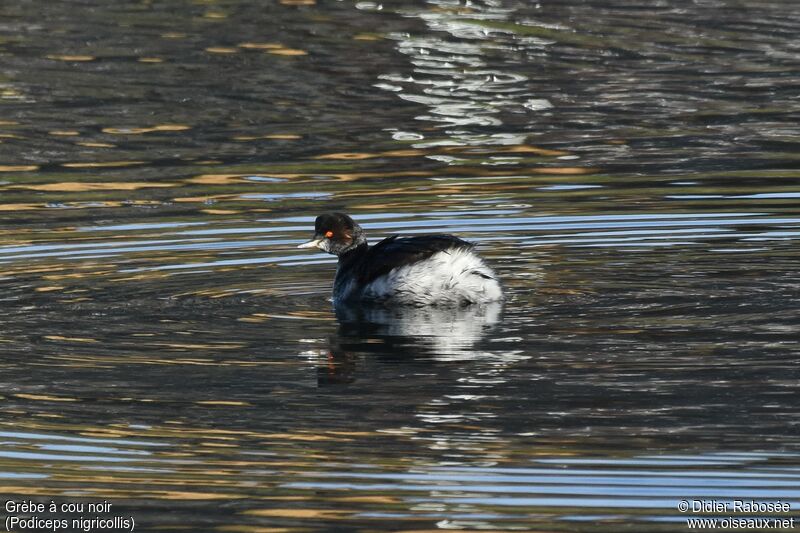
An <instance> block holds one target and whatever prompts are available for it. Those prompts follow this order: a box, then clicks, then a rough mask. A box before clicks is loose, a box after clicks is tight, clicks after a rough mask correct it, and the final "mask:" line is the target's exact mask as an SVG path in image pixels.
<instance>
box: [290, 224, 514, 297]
mask: <svg viewBox="0 0 800 533" xmlns="http://www.w3.org/2000/svg"><path fill="white" fill-rule="evenodd" d="M301 246H302V247H309V248H310V247H317V248H320V249H322V250H324V251H327V252H329V253H332V254H335V255H337V256H338V257H339V265H338V267H337V269H336V278H335V280H334V284H333V300H334V303H337V304H338V303H344V302H354V301H370V302H377V303H384V304H397V305H414V306H424V305H439V306H464V305H470V304H476V303H486V302H496V301H500V300H502V299H503V292H502V289H501V288H500V283H499V282H498V281H497V277H496V276H495V274H494V272H493V271H492V269H491V268H489V267H488V266H487V265H486V263H484V261H483V259H481V258H480V257H479V256H478V255H477V254H475V252H474V246H473V245H472V244H470V243H468V242H466V241H463V240H461V239H459V238H457V237H454V236H452V235H424V236H416V237H398V236H396V235H394V236H392V237H389V238H387V239H384V240H382V241H380V242H379V243H377V244H376V245H374V246H369V245H368V244H367V241H366V237H365V236H364V233H363V230H362V229H361V227H360V226H358V224H356V223H355V222H354V221H353V220H352V219H351V218H350V217H349V216H347V215H344V214H341V213H331V214H325V215H320V216H319V217H317V221H316V232H315V235H314V239H313V240H312V241H310V242H309V243H306V244H304V245H301Z"/></svg>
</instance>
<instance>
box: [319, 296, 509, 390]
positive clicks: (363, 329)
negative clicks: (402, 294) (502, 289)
mask: <svg viewBox="0 0 800 533" xmlns="http://www.w3.org/2000/svg"><path fill="white" fill-rule="evenodd" d="M502 309H503V308H502V304H501V303H499V302H493V303H489V304H483V305H474V306H469V307H462V308H438V307H393V308H388V307H380V306H365V305H363V304H361V305H357V306H356V305H339V306H337V307H336V318H337V320H338V321H339V329H338V332H337V334H336V335H334V336H333V337H331V339H330V348H329V352H328V356H327V361H326V362H325V363H324V364H323V365H320V366H319V367H318V380H317V381H318V384H319V385H331V384H337V383H350V382H352V381H354V380H355V374H356V369H357V361H358V359H359V358H364V357H365V356H366V357H369V358H371V359H377V360H380V361H382V362H406V363H408V362H412V361H413V362H421V361H464V360H470V359H475V358H479V357H481V355H482V354H484V353H485V352H483V351H481V350H479V349H476V345H477V344H478V342H479V341H480V340H481V339H482V338H483V337H484V336H485V335H486V333H487V332H488V331H489V330H491V329H492V328H493V327H494V326H495V325H496V324H497V323H498V322H499V321H500V316H501V312H502Z"/></svg>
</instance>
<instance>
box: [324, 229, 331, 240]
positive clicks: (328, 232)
mask: <svg viewBox="0 0 800 533" xmlns="http://www.w3.org/2000/svg"><path fill="white" fill-rule="evenodd" d="M325 236H326V237H327V238H329V239H330V238H331V237H333V232H332V231H326V232H325Z"/></svg>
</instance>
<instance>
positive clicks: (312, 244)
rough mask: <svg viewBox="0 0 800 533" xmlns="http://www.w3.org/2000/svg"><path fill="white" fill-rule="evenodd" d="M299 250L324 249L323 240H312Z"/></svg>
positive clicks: (302, 245)
mask: <svg viewBox="0 0 800 533" xmlns="http://www.w3.org/2000/svg"><path fill="white" fill-rule="evenodd" d="M298 248H319V249H320V250H321V249H322V239H312V240H310V241H308V242H304V243H303V244H301V245H300V246H298Z"/></svg>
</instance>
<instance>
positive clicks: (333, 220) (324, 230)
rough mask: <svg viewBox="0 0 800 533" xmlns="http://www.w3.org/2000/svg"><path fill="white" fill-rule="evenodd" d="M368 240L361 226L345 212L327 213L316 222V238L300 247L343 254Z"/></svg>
mask: <svg viewBox="0 0 800 533" xmlns="http://www.w3.org/2000/svg"><path fill="white" fill-rule="evenodd" d="M366 242H367V239H366V237H364V231H363V230H362V229H361V226H359V225H358V224H356V223H355V221H353V219H352V218H350V217H349V216H347V215H345V214H344V213H325V214H324V215H320V216H318V217H317V220H316V221H315V222H314V238H312V239H311V240H310V241H308V242H307V243H304V244H301V245H300V246H298V248H319V249H320V250H323V251H325V252H328V253H329V254H333V255H342V254H344V253H347V252H348V251H350V250H352V249H353V248H356V247H358V246H359V245H361V244H364V243H366Z"/></svg>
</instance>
